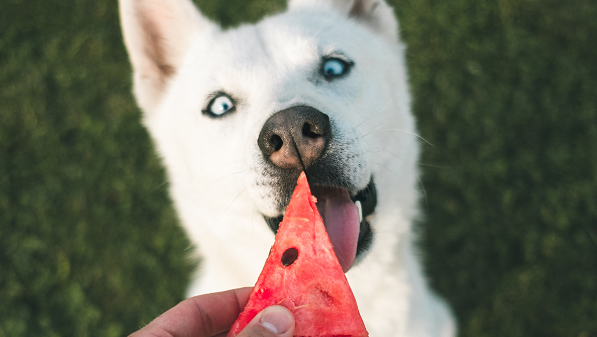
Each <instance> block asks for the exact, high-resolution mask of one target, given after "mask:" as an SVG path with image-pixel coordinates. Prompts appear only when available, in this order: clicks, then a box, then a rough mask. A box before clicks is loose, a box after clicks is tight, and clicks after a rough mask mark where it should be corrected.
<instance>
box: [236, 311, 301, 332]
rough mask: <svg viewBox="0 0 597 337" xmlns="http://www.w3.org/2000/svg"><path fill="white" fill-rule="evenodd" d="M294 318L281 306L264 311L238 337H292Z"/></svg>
mask: <svg viewBox="0 0 597 337" xmlns="http://www.w3.org/2000/svg"><path fill="white" fill-rule="evenodd" d="M293 333H294V317H293V316H292V314H291V313H290V311H289V310H288V309H286V308H285V307H283V306H281V305H272V306H271V307H267V308H265V309H263V310H262V311H261V312H260V313H258V314H257V316H255V317H254V318H253V320H251V322H249V324H247V326H246V327H245V328H244V329H243V331H241V332H240V333H239V334H238V335H237V337H292V334H293Z"/></svg>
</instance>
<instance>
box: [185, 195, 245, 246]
mask: <svg viewBox="0 0 597 337" xmlns="http://www.w3.org/2000/svg"><path fill="white" fill-rule="evenodd" d="M246 190H247V188H246V187H245V188H243V189H242V191H240V192H239V193H238V194H237V195H236V197H234V199H232V201H231V202H230V203H229V204H228V206H226V209H224V211H223V212H222V213H221V214H220V215H219V216H218V217H217V219H216V221H214V223H213V224H212V225H211V226H209V228H208V229H207V231H205V233H204V234H203V236H202V237H201V238H200V239H199V241H197V242H201V241H203V239H205V237H207V235H208V234H209V232H211V229H212V228H214V226H215V225H217V224H218V222H219V221H220V219H222V217H223V216H224V215H225V214H226V213H227V212H228V210H229V209H230V207H232V205H234V202H235V201H236V199H238V197H240V195H241V194H243V193H244V192H245V191H246Z"/></svg>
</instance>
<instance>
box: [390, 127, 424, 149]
mask: <svg viewBox="0 0 597 337" xmlns="http://www.w3.org/2000/svg"><path fill="white" fill-rule="evenodd" d="M386 130H388V131H400V132H404V133H408V134H410V135H413V136H416V137H418V138H420V139H421V140H422V141H424V142H425V143H427V144H429V145H431V146H432V147H435V145H433V144H431V142H429V141H428V140H427V139H425V138H423V137H422V136H421V135H419V134H416V133H414V132H410V131H406V130H401V129H386Z"/></svg>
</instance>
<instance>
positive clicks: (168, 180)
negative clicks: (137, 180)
mask: <svg viewBox="0 0 597 337" xmlns="http://www.w3.org/2000/svg"><path fill="white" fill-rule="evenodd" d="M169 182H170V179H166V180H164V182H163V183H161V184H159V185H158V186H156V187H155V188H154V189H153V190H154V191H156V190H158V189H160V188H161V187H163V186H164V185H166V184H167V183H169Z"/></svg>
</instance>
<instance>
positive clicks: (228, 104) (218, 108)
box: [208, 95, 234, 117]
mask: <svg viewBox="0 0 597 337" xmlns="http://www.w3.org/2000/svg"><path fill="white" fill-rule="evenodd" d="M233 109H234V103H232V100H231V99H230V98H229V97H228V96H225V95H222V96H218V97H216V98H214V99H213V100H212V101H211V102H210V103H209V107H208V111H209V113H210V114H211V115H212V116H216V117H219V116H222V115H223V114H225V113H227V112H229V111H232V110H233Z"/></svg>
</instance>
